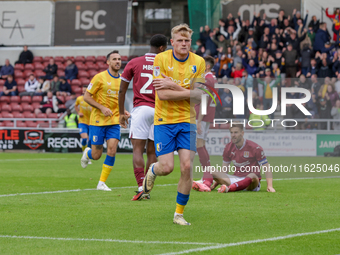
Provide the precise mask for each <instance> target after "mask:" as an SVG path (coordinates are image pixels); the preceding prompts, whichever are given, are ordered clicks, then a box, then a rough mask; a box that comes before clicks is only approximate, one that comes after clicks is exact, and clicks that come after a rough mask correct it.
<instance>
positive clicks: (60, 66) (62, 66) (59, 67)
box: [56, 63, 65, 71]
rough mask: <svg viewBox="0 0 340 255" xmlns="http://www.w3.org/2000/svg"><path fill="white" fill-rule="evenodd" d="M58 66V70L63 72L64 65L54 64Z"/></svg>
mask: <svg viewBox="0 0 340 255" xmlns="http://www.w3.org/2000/svg"><path fill="white" fill-rule="evenodd" d="M56 64H57V66H58V70H63V71H64V70H65V65H64V64H63V63H56Z"/></svg>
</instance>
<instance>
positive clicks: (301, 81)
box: [294, 74, 311, 90]
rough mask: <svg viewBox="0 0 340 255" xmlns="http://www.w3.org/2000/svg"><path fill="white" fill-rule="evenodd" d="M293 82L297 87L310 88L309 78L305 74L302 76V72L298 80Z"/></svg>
mask: <svg viewBox="0 0 340 255" xmlns="http://www.w3.org/2000/svg"><path fill="white" fill-rule="evenodd" d="M294 84H295V86H297V87H299V88H303V89H308V90H310V89H311V84H310V82H309V80H307V79H306V76H304V75H303V74H301V75H300V77H299V81H295V82H294Z"/></svg>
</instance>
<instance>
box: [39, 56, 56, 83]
mask: <svg viewBox="0 0 340 255" xmlns="http://www.w3.org/2000/svg"><path fill="white" fill-rule="evenodd" d="M43 71H44V72H45V73H46V76H45V79H47V80H52V78H53V75H55V74H57V71H58V66H57V65H56V64H55V63H54V59H53V58H51V59H50V60H49V63H48V65H47V66H46V67H45V68H44V70H43Z"/></svg>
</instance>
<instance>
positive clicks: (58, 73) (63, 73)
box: [57, 69, 65, 77]
mask: <svg viewBox="0 0 340 255" xmlns="http://www.w3.org/2000/svg"><path fill="white" fill-rule="evenodd" d="M57 75H58V76H59V77H60V76H65V71H64V70H59V69H58V71H57Z"/></svg>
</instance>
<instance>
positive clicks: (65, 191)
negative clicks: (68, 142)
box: [0, 183, 178, 197]
mask: <svg viewBox="0 0 340 255" xmlns="http://www.w3.org/2000/svg"><path fill="white" fill-rule="evenodd" d="M173 185H178V184H177V183H174V184H160V185H155V186H158V187H162V186H173ZM135 188H136V186H128V187H113V188H111V189H135ZM89 190H97V189H71V190H56V191H42V192H32V193H16V194H4V195H0V197H14V196H27V195H43V194H55V193H69V192H80V191H89Z"/></svg>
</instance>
